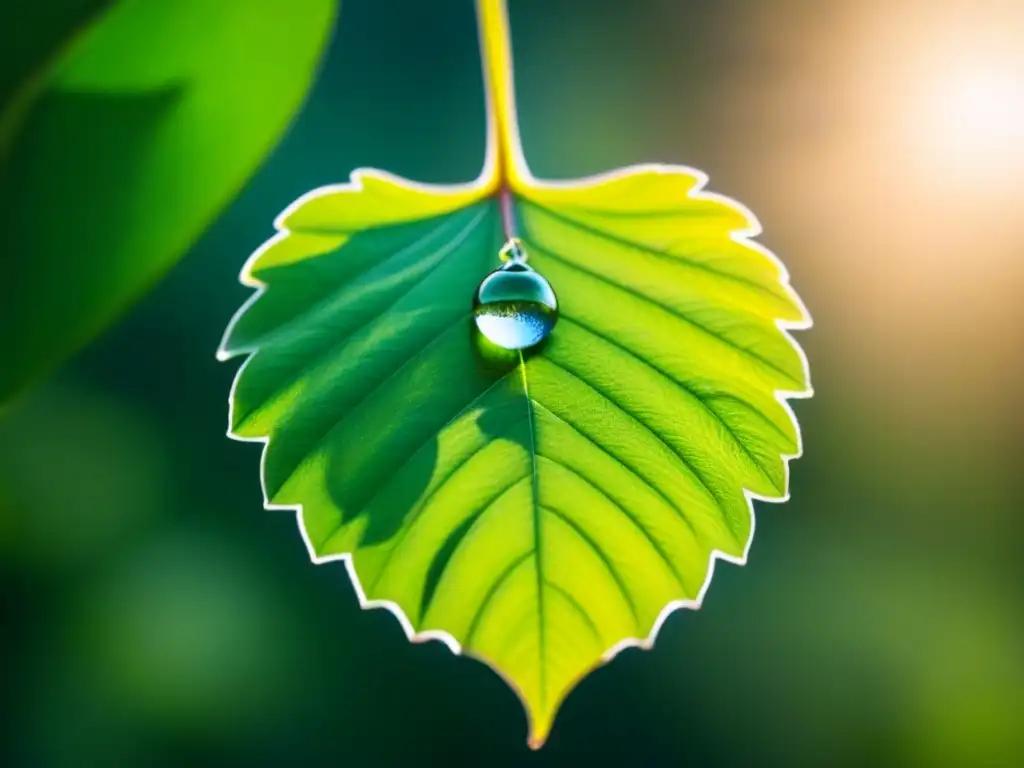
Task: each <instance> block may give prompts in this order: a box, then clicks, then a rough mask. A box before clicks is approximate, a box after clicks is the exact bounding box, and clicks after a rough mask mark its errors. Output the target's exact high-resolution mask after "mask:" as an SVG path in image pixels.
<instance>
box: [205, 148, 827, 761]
mask: <svg viewBox="0 0 1024 768" xmlns="http://www.w3.org/2000/svg"><path fill="white" fill-rule="evenodd" d="M703 182H704V178H703V177H702V176H700V175H699V174H697V173H696V172H692V171H689V170H687V169H681V168H672V167H662V166H649V167H637V168H633V169H626V170H625V171H621V172H618V173H616V174H611V175H608V176H604V177H599V178H597V179H594V180H588V181H583V182H580V183H577V184H572V185H565V186H559V187H555V186H544V185H540V184H537V183H535V184H534V185H533V186H525V187H523V188H522V189H520V190H519V191H518V192H517V193H516V194H515V195H514V210H515V218H516V220H517V221H518V223H519V229H518V233H519V235H520V236H521V237H522V239H523V242H524V243H525V245H526V249H527V252H528V253H529V254H530V258H531V263H532V264H533V266H534V267H535V268H536V269H537V270H538V271H540V272H541V273H542V274H544V275H545V276H547V277H548V278H549V279H550V280H551V282H552V284H553V285H554V286H555V289H556V291H557V292H558V295H559V297H560V301H561V307H560V310H561V319H560V321H559V324H558V325H557V326H556V328H555V330H554V332H553V333H552V335H551V337H550V339H549V340H548V341H547V343H546V344H545V345H544V346H543V347H542V348H541V349H540V350H538V351H536V352H535V353H529V354H528V355H527V357H526V358H521V357H519V356H518V355H509V354H504V355H503V354H500V353H499V352H498V351H496V350H495V349H494V348H493V347H490V346H489V345H488V344H487V342H486V341H484V340H483V339H482V337H480V336H479V335H478V334H476V332H475V326H474V323H473V320H472V313H471V300H472V296H473V292H474V289H475V288H476V286H477V284H478V283H479V282H480V281H481V280H482V279H483V278H484V277H485V276H486V275H487V273H488V272H490V271H491V270H492V269H494V268H495V267H496V266H497V264H498V261H497V253H498V250H499V248H500V247H501V245H502V243H503V242H504V239H505V234H504V230H505V227H504V222H503V220H502V210H501V206H500V204H499V200H498V199H497V197H496V196H495V195H494V194H493V193H492V192H491V191H489V189H488V187H487V186H486V185H476V186H470V187H466V188H423V187H418V186H414V185H412V184H411V183H409V182H406V181H403V180H401V179H396V178H394V177H390V176H387V175H385V174H381V173H379V172H374V171H369V172H364V173H360V174H357V175H356V176H355V177H354V178H353V182H352V184H351V185H350V186H342V187H333V188H326V189H324V190H320V191H318V192H315V193H313V194H311V195H309V196H307V197H306V198H304V199H303V200H300V201H299V202H298V203H297V204H296V205H295V206H293V207H292V208H290V209H289V210H288V211H287V212H286V213H285V214H284V215H283V216H282V217H281V219H280V220H279V222H278V226H279V227H280V228H281V230H282V233H281V235H279V236H278V237H275V238H274V239H272V240H271V241H270V242H269V243H268V244H267V245H266V246H265V247H264V248H263V249H261V250H260V251H258V252H257V253H256V254H255V255H254V258H253V259H252V260H251V261H250V263H249V264H248V265H247V267H246V270H245V271H244V273H243V280H244V281H245V282H247V283H248V284H250V285H256V286H259V285H265V286H266V288H265V291H263V292H261V294H257V297H256V299H255V301H254V302H252V303H251V304H250V305H249V306H248V307H247V309H246V310H245V311H243V312H242V313H240V315H239V316H238V317H237V318H236V321H235V322H234V323H233V325H232V327H231V328H230V329H229V333H228V335H227V337H226V339H225V343H224V345H223V348H222V355H223V356H230V355H232V354H237V353H243V352H245V353H252V355H251V357H249V359H248V360H247V361H246V364H245V365H244V366H243V368H242V370H241V371H240V372H239V375H238V378H237V380H236V382H235V387H234V390H233V393H232V408H231V422H230V431H231V434H233V435H234V436H236V437H239V438H241V439H247V440H266V441H267V443H268V444H267V448H266V452H265V456H264V462H263V482H264V491H265V495H266V503H267V505H268V506H270V507H274V508H301V524H302V527H303V535H304V537H305V539H306V542H307V545H308V546H309V548H310V552H311V554H312V556H313V557H314V559H316V560H317V561H324V560H329V559H333V558H337V557H348V556H349V555H351V571H352V573H353V576H354V580H355V581H356V583H357V585H359V586H358V587H357V588H358V589H359V590H360V596H361V599H363V600H364V601H366V602H367V604H369V605H386V606H388V607H389V608H391V609H392V610H393V611H394V612H395V613H396V615H398V616H399V617H400V619H401V620H402V622H403V625H404V626H405V627H406V631H407V632H408V633H409V634H410V636H417V637H420V638H426V637H437V638H441V639H444V640H445V641H446V642H448V644H449V645H450V646H451V647H452V648H453V649H456V650H459V649H461V650H464V651H465V652H466V653H468V654H470V655H472V656H475V657H477V658H480V659H482V660H483V661H485V662H487V663H488V664H490V665H491V666H492V667H493V668H494V669H496V670H497V671H498V672H500V673H501V674H502V676H503V677H505V679H507V680H508V681H509V682H510V684H511V685H512V686H513V687H514V688H515V689H516V690H517V692H518V693H519V695H520V697H521V698H522V699H523V702H524V705H525V706H526V708H527V712H528V713H529V715H530V719H531V722H532V727H531V742H532V743H533V744H535V745H539V744H540V743H542V742H543V741H544V739H545V738H546V737H547V734H548V731H549V729H550V726H551V723H552V720H553V718H554V714H555V712H556V710H557V708H558V706H559V704H560V703H561V701H562V700H563V699H564V697H565V696H566V695H567V694H568V692H569V691H570V690H571V689H572V687H573V686H574V685H575V684H576V683H577V682H578V681H579V680H580V679H581V678H582V677H583V676H584V675H586V674H587V672H589V671H590V670H591V669H592V668H593V667H595V666H596V665H597V664H599V663H600V662H601V660H602V659H607V658H610V657H611V656H612V655H614V653H616V652H617V651H618V650H620V649H621V648H623V647H626V646H628V645H637V644H639V645H642V646H649V645H650V644H651V642H653V638H654V635H655V634H656V632H657V629H658V627H659V626H660V624H661V622H662V620H663V619H664V616H665V615H667V612H668V611H670V610H671V609H673V608H676V607H680V606H691V607H692V606H696V605H698V604H699V602H700V600H701V598H702V596H703V593H704V589H705V587H706V584H707V580H708V578H709V576H710V567H709V566H710V563H711V561H712V559H713V556H719V557H723V558H725V559H729V560H731V561H733V562H743V561H744V559H745V557H746V548H747V545H748V544H749V542H750V539H751V535H752V517H751V508H750V501H749V497H750V496H751V495H753V496H756V497H758V498H763V499H768V500H774V501H778V500H782V499H784V498H786V497H787V496H788V491H787V485H788V473H787V465H786V460H787V459H788V458H790V457H792V456H795V455H798V454H799V453H800V439H799V433H798V431H797V427H796V423H795V421H794V419H793V416H792V413H791V412H790V411H789V409H788V408H787V407H785V405H784V404H783V403H782V402H780V400H778V399H777V398H776V393H777V392H784V393H789V394H790V395H792V394H799V395H801V396H804V395H807V394H809V381H808V375H807V368H806V362H805V360H804V359H803V356H802V354H801V353H800V351H799V349H798V348H797V347H796V346H795V344H794V343H793V342H792V340H791V339H790V338H789V337H788V336H787V335H786V334H785V333H784V332H783V331H782V330H780V327H805V326H806V325H807V324H808V322H809V320H808V318H807V316H806V313H805V312H804V310H803V307H802V305H801V304H800V302H799V300H798V299H797V298H796V296H795V295H794V294H793V293H792V292H791V290H790V289H789V288H788V285H787V283H786V276H785V273H784V272H783V271H782V270H781V268H780V267H779V265H778V263H777V262H776V261H774V259H772V258H771V257H770V255H769V254H767V253H766V252H765V251H763V250H762V249H760V248H758V247H756V246H754V245H753V244H751V243H750V242H748V241H747V240H746V239H745V238H744V237H743V234H744V233H753V232H757V231H758V229H757V223H756V221H755V220H754V219H753V218H752V217H751V216H750V214H749V213H748V212H747V211H745V210H744V209H743V208H741V207H739V206H738V205H736V204H734V203H732V202H731V201H728V200H726V199H724V198H719V197H716V196H713V195H708V194H705V193H702V192H701V191H700V190H701V187H702V185H703ZM501 352H504V350H502V351H501Z"/></svg>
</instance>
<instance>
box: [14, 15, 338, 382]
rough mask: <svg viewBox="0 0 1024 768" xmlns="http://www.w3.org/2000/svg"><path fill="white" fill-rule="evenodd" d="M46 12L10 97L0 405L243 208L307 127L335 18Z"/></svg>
mask: <svg viewBox="0 0 1024 768" xmlns="http://www.w3.org/2000/svg"><path fill="white" fill-rule="evenodd" d="M36 5H37V6H38V8H39V9H40V10H39V12H38V13H37V15H36V17H34V20H33V23H32V24H27V25H25V26H26V28H30V30H31V35H30V37H31V41H30V42H29V43H24V44H22V43H19V44H18V46H19V48H18V51H17V52H15V53H12V54H11V55H9V56H8V55H6V54H5V56H4V58H3V64H4V66H5V78H6V79H0V85H3V91H2V95H3V97H4V102H3V106H2V107H0V231H3V252H4V253H6V254H11V255H12V256H11V258H10V259H9V267H8V270H7V271H6V273H5V275H4V280H3V281H2V282H0V320H2V322H3V327H4V329H5V333H4V335H3V340H2V342H0V344H2V346H0V355H2V357H3V360H4V365H3V366H0V401H2V400H4V399H6V398H7V397H9V396H10V395H11V394H13V393H14V392H15V391H17V390H18V389H20V388H22V387H24V386H25V385H26V384H27V383H28V382H30V381H31V380H32V379H34V378H37V377H38V376H40V375H41V374H43V373H45V372H46V371H47V370H48V369H49V368H50V367H52V366H53V365H54V364H55V363H56V362H58V361H59V360H60V359H61V358H63V357H65V356H66V355H68V354H70V353H71V352H73V351H74V350H76V349H77V348H78V347H80V346H81V345H82V344H84V343H85V342H86V341H87V340H88V339H90V338H91V337H93V336H95V335H96V334H97V333H98V332H100V331H101V330H102V329H103V328H104V327H105V326H107V325H108V324H109V323H110V322H111V321H112V320H113V319H114V318H115V317H116V316H117V315H118V314H119V313H120V312H121V311H123V310H124V309H125V308H126V307H127V306H128V304H129V303H130V302H131V301H132V300H133V299H135V298H136V297H137V296H138V295H139V294H140V293H141V292H142V291H144V290H146V289H147V288H148V287H149V286H150V285H152V284H153V282H154V281H155V280H156V279H157V278H159V277H160V276H161V275H162V274H163V273H164V272H165V271H166V270H167V269H168V268H169V267H170V266H171V265H172V264H173V263H174V262H175V261H176V260H177V259H178V258H179V257H180V256H181V255H182V254H184V253H185V251H186V250H187V249H188V248H189V246H190V245H191V244H192V243H193V242H194V241H195V240H196V238H197V237H198V236H199V235H200V234H201V233H202V231H203V230H204V229H205V228H206V227H207V226H208V225H209V224H210V222H211V221H212V220H213V219H214V218H215V216H216V215H217V214H218V213H219V211H220V210H221V209H222V208H223V207H224V206H225V205H226V204H227V203H228V202H229V201H230V200H231V198H232V197H233V196H234V195H235V194H236V193H237V192H238V190H239V189H240V188H241V186H242V184H243V183H244V182H245V180H246V179H247V178H248V177H249V175H250V174H251V173H252V172H253V171H254V170H255V169H256V167H257V166H258V165H259V163H260V161H261V160H262V159H263V158H264V157H265V156H266V154H267V153H268V152H269V151H270V150H271V149H272V147H273V146H274V144H275V143H276V142H277V140H278V138H279V137H280V136H281V134H282V132H283V131H284V129H285V127H286V126H287V124H288V121H289V120H290V118H291V116H292V115H293V114H294V112H295V111H296V110H297V109H298V107H299V105H300V103H301V101H302V99H303V97H304V95H305V93H306V90H307V88H308V87H309V84H310V82H311V79H312V77H313V74H314V71H315V68H316V64H317V61H318V60H319V58H320V53H321V51H322V50H323V48H324V46H325V44H326V42H327V39H328V33H329V31H330V29H331V27H332V24H333V19H334V14H335V5H336V4H335V2H334V0H292V1H291V2H287V3H285V2H279V1H276V0H256V1H255V2H253V0H225V1H224V2H216V3H211V2H207V1H206V0H177V1H176V2H174V3H168V2H159V1H158V0H137V1H136V2H128V1H127V0H124V1H123V2H120V3H118V4H116V5H115V6H114V7H113V8H112V9H110V10H109V11H108V12H106V13H103V14H100V13H99V10H98V9H99V8H100V7H101V4H100V3H91V4H89V3H86V2H84V0H83V1H82V2H77V3H76V2H72V0H64V2H63V3H62V4H61V8H62V10H61V12H60V13H56V14H52V15H51V16H50V17H47V16H46V15H45V14H47V13H49V12H51V11H52V9H50V8H49V6H48V4H42V3H37V4H36ZM90 11H91V12H92V13H93V15H92V16H89V15H88V13H89V12H90ZM26 13H27V11H26ZM75 24H77V25H78V26H77V28H76V27H75ZM47 25H49V26H47ZM49 30H52V32H50V31H49ZM23 31H24V30H23V28H22V27H21V26H18V27H12V28H11V29H10V30H6V29H5V31H4V32H5V34H4V37H7V36H8V35H9V36H11V38H12V39H14V38H16V37H18V36H19V33H20V32H23ZM59 39H64V41H65V42H64V45H63V47H61V46H58V45H56V41H57V40H59ZM3 45H4V48H5V51H6V50H7V43H6V42H4V43H3ZM22 49H24V50H22ZM11 50H12V51H13V50H14V48H13V46H12V48H11ZM15 76H17V77H21V78H23V80H22V83H21V84H20V85H15V84H14V83H13V82H9V81H10V80H11V79H12V78H13V77H15ZM5 263H6V262H5ZM13 329H16V330H13Z"/></svg>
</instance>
